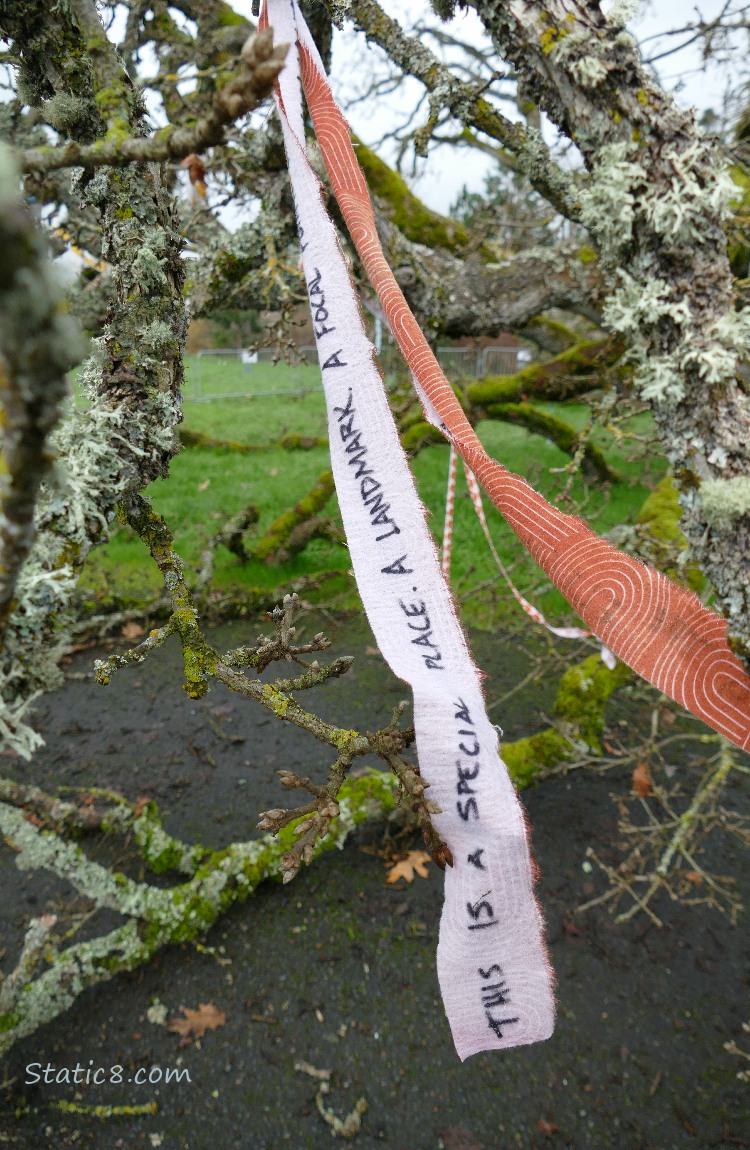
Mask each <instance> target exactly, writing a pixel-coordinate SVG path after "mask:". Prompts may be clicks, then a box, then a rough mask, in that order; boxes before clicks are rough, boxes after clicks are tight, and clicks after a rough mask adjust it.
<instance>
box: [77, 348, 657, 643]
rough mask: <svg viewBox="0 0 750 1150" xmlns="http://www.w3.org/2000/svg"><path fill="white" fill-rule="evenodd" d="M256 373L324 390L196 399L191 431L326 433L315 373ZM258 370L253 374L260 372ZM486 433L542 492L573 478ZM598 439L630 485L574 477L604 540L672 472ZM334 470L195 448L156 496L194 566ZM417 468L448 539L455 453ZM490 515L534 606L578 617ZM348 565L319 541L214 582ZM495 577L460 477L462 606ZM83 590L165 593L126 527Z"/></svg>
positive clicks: (486, 599) (227, 368) (238, 583)
mask: <svg viewBox="0 0 750 1150" xmlns="http://www.w3.org/2000/svg"><path fill="white" fill-rule="evenodd" d="M257 368H258V369H260V370H259V371H258V373H257V374H255V375H252V382H253V386H254V387H255V386H256V381H257V382H260V381H261V378H262V379H263V380H264V381H266V382H268V381H271V382H272V384H273V387H274V389H276V388H278V389H279V390H280V389H282V388H284V387H287V386H290V381H292V380H293V379H294V377H295V372H298V371H300V370H302V371H303V372H304V373H305V375H306V378H307V379H308V380H310V382H311V386H312V382H313V381H314V382H315V383H316V386H315V390H311V391H310V393H309V394H307V395H304V396H293V395H266V396H257V397H255V398H241V399H232V400H227V399H219V400H215V401H213V402H210V403H195V402H191V401H190V400H189V399H187V400H186V402H185V406H184V416H185V425H186V426H187V427H188V428H190V429H192V430H196V431H201V432H204V433H205V434H207V435H211V436H214V437H217V438H227V439H235V440H239V441H241V442H246V443H253V444H272V443H274V442H275V441H277V440H278V439H279V438H280V437H281V436H282V435H284V434H287V433H294V432H299V433H304V434H306V435H315V436H324V435H326V433H327V428H326V413H325V405H324V401H323V395H322V390H321V388H320V385H319V382H318V378H319V377H318V370H317V368H314V367H305V368H302V369H299V368H289V367H287V366H286V365H284V364H279V365H277V366H276V367H272V366H271V365H266V364H260V365H257ZM211 369H212V371H216V372H217V374H221V375H222V379H223V382H222V386H223V387H224V388H225V389H226V390H239V389H240V385H241V384H244V381H245V380H246V379H247V376H246V375H245V374H244V373H242V370H241V365H239V364H238V363H237V362H236V361H234V362H233V361H223V362H222V363H221V364H219V363H217V361H216V359H213V361H212V362H211ZM194 370H195V364H194V360H193V359H192V357H189V358H188V362H187V375H188V386H187V388H186V394H187V395H188V396H189V395H190V394H191V387H190V383H191V379H192V373H193V372H194ZM255 370H256V368H255V367H254V368H253V372H255ZM248 374H250V373H248ZM204 380H205V375H204ZM277 381H278V382H277ZM244 385H245V386H246V384H244ZM266 389H269V390H270V388H265V387H264V388H260V387H258V390H266ZM549 410H550V411H552V412H554V413H556V414H558V415H560V416H561V417H562V418H564V419H566V420H568V421H569V422H570V423H573V424H574V425H575V426H576V427H583V426H584V424H585V422H586V419H587V416H588V410H587V408H586V407H585V406H584V405H581V404H577V405H567V404H565V405H563V404H550V405H549ZM648 426H649V420H648V417H647V416H640V417H638V418H637V419H636V420H634V421H632V422H631V429H633V430H637V431H639V432H641V433H642V432H643V431H645V430H646V429H647V428H648ZM478 431H479V434H480V437H481V439H482V441H483V443H484V444H485V446H486V447H487V449H488V451H489V453H490V454H491V455H492V456H494V458H495V459H497V460H499V461H500V462H501V463H503V464H504V465H505V466H506V467H508V468H509V469H510V470H511V471H515V472H517V473H518V474H520V475H523V476H524V477H526V478H527V479H529V481H530V482H531V483H532V485H533V486H534V487H536V488H537V490H539V491H541V492H542V493H543V494H544V495H545V496H546V497H547V498H548V499H550V500H551V501H553V502H554V501H555V496H556V494H558V493H559V491H560V490H561V488H562V485H563V483H564V481H565V478H566V476H565V475H564V474H555V472H554V470H553V469H555V468H561V467H564V465H565V464H566V463H567V462H568V461H569V460H568V457H567V456H566V455H564V454H563V453H562V452H561V451H559V450H558V449H557V448H556V447H555V446H554V445H552V444H550V443H548V442H546V441H545V440H544V439H542V438H541V437H539V436H534V435H531V434H530V433H529V432H527V431H525V430H524V429H523V428H519V427H513V426H511V425H510V424H502V423H497V422H489V421H488V422H485V423H483V424H481V425H480V427H479V428H478ZM595 441H596V442H597V444H598V446H600V447H601V448H602V449H603V450H604V451H605V452H606V454H607V457H608V459H609V460H610V462H611V463H612V464H613V466H614V467H615V468H616V469H617V470H618V471H619V472H620V474H621V475H622V477H623V478H622V482H620V483H616V484H614V485H613V486H612V487H611V489H610V491H609V493H608V495H607V494H606V493H605V492H603V491H602V490H601V489H599V488H598V487H595V486H592V487H591V488H590V489H589V490H588V492H586V489H585V488H584V484H583V481H582V479H581V477H580V476H577V477H576V480H575V483H574V486H573V497H574V499H575V500H576V502H578V503H580V502H582V501H583V500H584V499H586V498H587V502H586V505H585V508H584V511H583V515H584V518H586V520H587V521H588V522H590V523H591V525H592V526H593V527H594V529H595V530H596V531H597V532H599V533H600V534H601V533H603V532H604V531H606V530H608V529H609V528H610V527H612V526H613V525H614V524H616V523H622V522H626V521H632V520H633V519H634V518H635V516H636V515H637V513H638V511H639V509H640V507H641V505H642V503H643V501H644V499H645V498H646V496H647V494H648V492H649V490H650V489H651V487H652V486H653V485H654V483H655V482H657V481H658V479H659V478H660V477H661V475H662V474H663V472H664V469H665V465H664V464H663V462H662V461H660V460H658V461H652V463H651V467H650V475H649V476H644V468H643V464H642V463H628V462H626V460H625V459H624V457H623V454H622V452H621V451H619V450H618V449H617V447H616V446H615V445H614V443H613V441H612V439H611V437H610V436H609V435H607V434H606V433H601V432H598V433H597V435H596V437H595ZM328 466H329V459H328V451H327V449H326V448H314V449H313V450H311V451H294V452H290V451H284V450H283V449H271V450H267V451H262V452H258V453H252V454H248V455H240V454H238V453H236V452H231V451H223V450H220V449H206V448H190V449H187V450H185V451H183V452H182V453H181V454H180V455H179V456H178V457H177V458H176V459H175V460H174V461H173V462H172V466H171V470H170V475H169V478H168V479H166V480H157V481H156V482H155V483H154V484H152V485H151V487H150V488H149V489H148V491H147V494H148V496H149V497H150V498H151V499H152V500H153V503H154V506H155V508H156V509H157V510H158V511H159V512H160V513H161V514H162V515H164V517H165V518H166V520H167V522H168V523H169V525H170V527H171V529H172V531H173V533H174V536H175V543H176V546H177V549H178V551H179V553H180V554H181V555H182V557H183V558H184V559H185V560H186V561H187V563H188V564H189V565H191V566H196V565H197V563H198V559H199V556H200V552H201V550H202V548H203V546H204V543H205V539H206V537H207V536H209V535H211V534H213V533H214V532H215V531H216V530H217V529H218V528H219V527H220V526H221V525H222V524H223V523H224V522H225V521H226V520H227V519H228V518H229V516H230V515H232V514H234V513H235V512H236V511H239V510H240V509H241V508H242V507H244V506H246V505H247V504H248V503H254V504H255V505H256V506H257V507H258V508H259V510H260V520H259V523H258V527H257V531H258V533H259V534H260V533H262V532H264V531H265V529H266V528H267V527H268V525H269V524H270V522H271V521H272V520H273V519H274V518H275V517H276V516H277V515H278V514H279V513H280V512H281V511H283V510H284V509H286V508H287V507H289V506H291V505H292V504H293V503H294V502H296V501H297V500H298V499H299V498H301V497H302V496H303V495H305V494H306V493H307V491H308V490H309V489H310V487H311V486H312V484H313V483H314V481H315V479H316V477H317V476H318V475H319V474H320V472H321V471H323V470H325V469H326V468H327V467H328ZM413 467H414V473H415V477H416V481H417V486H418V490H419V493H420V495H421V497H422V500H423V501H424V503H425V505H426V507H427V508H428V511H429V512H430V513H431V514H430V515H429V519H428V522H429V524H430V526H431V528H432V531H433V533H434V534H435V537H436V539H438V540H439V538H440V537H441V536H442V524H443V513H444V501H445V487H446V481H447V468H448V447H447V445H446V446H443V445H436V446H432V447H428V448H426V449H425V450H423V451H422V452H421V453H420V454H419V455H418V456H417V457H416V459H415V460H414V463H413ZM485 507H486V512H487V517H488V520H489V523H490V528H491V531H492V534H493V538H494V540H495V543H496V546H497V548H498V551H499V552H500V555H501V557H502V559H503V561H504V562H505V563H506V564H508V565H513V578H514V581H515V582H516V584H517V586H518V587H519V589H520V590H522V591H523V590H526V589H528V588H530V587H534V588H535V591H534V595H533V599H534V602H535V603H536V605H537V606H539V607H541V609H542V610H543V611H545V612H546V613H549V615H550V616H551V617H552V618H554V619H555V620H558V621H560V620H562V619H563V618H566V619H570V618H572V612H571V610H570V607H569V606H568V605H567V603H566V602H565V600H564V599H563V597H562V596H561V595H560V594H559V593H558V592H557V591H556V590H555V589H554V588H551V587H550V586H549V584H547V583H546V581H545V579H544V576H543V574H542V573H541V572H540V571H539V568H537V566H536V564H535V563H534V562H533V560H531V559H530V558H529V557H528V556H527V555H526V553H525V552H524V550H523V548H522V547H521V545H520V544H519V542H518V541H517V539H516V537H515V535H514V534H513V532H512V531H511V530H510V528H509V527H507V525H506V524H505V523H504V522H503V520H502V518H501V516H500V515H499V513H498V512H497V511H495V509H494V508H493V507H492V505H491V504H490V502H489V500H488V499H485ZM566 509H567V508H566ZM328 511H329V513H330V514H332V515H333V516H334V518H336V519H337V520H338V521H340V517H339V514H338V508H337V506H336V501H335V499H332V500H331V503H330V504H329V508H328ZM350 566H351V564H350V558H349V554H348V551H347V550H346V548H345V547H343V546H341V545H332V544H329V543H327V542H324V541H316V542H314V543H312V544H311V545H310V546H309V547H308V548H307V549H306V550H305V551H304V552H303V553H302V555H299V556H297V557H296V558H295V559H294V560H293V561H292V562H290V563H288V564H286V565H284V566H283V567H268V566H265V565H264V564H261V563H249V564H247V565H245V566H240V565H239V564H238V562H237V560H236V559H235V557H234V556H233V555H231V554H230V553H229V552H228V551H226V550H225V549H224V548H221V547H220V548H218V549H217V552H216V566H215V571H214V584H215V586H216V587H218V588H221V589H224V590H227V589H230V588H233V589H237V590H240V589H242V588H251V587H252V588H264V589H270V588H273V587H277V586H280V585H284V584H288V583H290V582H292V581H293V580H294V579H295V578H299V577H300V576H302V575H314V574H315V573H316V572H320V571H324V570H331V569H333V570H340V571H341V572H342V573H343V572H346V571H347V570H348V569H349V568H350ZM496 575H497V568H496V567H495V564H494V561H493V559H492V556H491V555H490V553H489V551H488V548H487V545H486V542H485V540H484V536H483V534H482V530H481V527H480V524H479V521H478V520H477V517H476V515H475V513H474V510H473V507H472V505H471V501H470V500H469V497H468V493H467V492H466V489H465V484H464V483H463V479H462V476H459V486H458V496H457V500H456V515H455V528H454V546H453V564H452V581H453V586H454V589H455V590H456V592H457V594H458V596H459V598H461V597H462V596H463V595H464V594H465V593H466V592H467V591H468V590H470V589H471V588H472V587H475V586H476V585H477V584H480V583H483V582H485V581H487V580H490V579H492V578H493V577H494V576H496ZM82 586H83V587H84V588H86V589H87V590H88V591H90V592H92V593H93V594H94V595H95V596H96V597H97V598H103V599H106V598H108V597H110V596H112V595H114V596H116V597H117V598H119V599H124V600H128V601H129V600H132V599H136V600H139V599H142V598H143V597H144V596H150V595H151V594H152V593H154V592H156V591H157V590H158V589H159V579H158V574H157V572H156V569H155V568H154V566H153V564H152V563H151V560H150V559H149V557H148V556H147V555H146V553H145V551H144V548H143V545H142V543H141V542H140V540H139V539H138V538H137V537H135V536H134V535H133V533H132V531H130V529H129V528H127V527H120V528H118V529H115V531H114V533H113V536H112V538H111V539H110V541H109V543H107V544H106V545H105V546H103V547H100V548H98V549H97V550H96V551H95V552H94V554H93V555H92V557H91V559H90V561H89V563H88V565H87V569H86V571H85V573H84V577H83V580H82ZM326 593H330V592H329V591H327V592H326ZM349 599H350V601H356V596H355V595H354V594H352V595H350V596H349ZM465 611H466V615H467V619H468V620H469V621H471V622H472V623H474V624H476V625H485V626H489V625H492V624H493V623H494V622H496V621H497V620H498V619H499V618H500V617H501V616H503V615H505V614H506V613H508V614H510V615H512V616H514V615H516V614H517V612H518V607H517V606H516V605H515V603H514V601H513V600H512V599H511V597H510V595H509V593H508V592H507V589H506V588H505V585H504V583H502V581H498V582H497V583H496V584H495V585H494V586H493V587H492V588H491V589H490V590H489V591H487V592H486V593H485V594H483V595H472V596H471V597H470V598H469V599H468V600H467V602H466V607H465Z"/></svg>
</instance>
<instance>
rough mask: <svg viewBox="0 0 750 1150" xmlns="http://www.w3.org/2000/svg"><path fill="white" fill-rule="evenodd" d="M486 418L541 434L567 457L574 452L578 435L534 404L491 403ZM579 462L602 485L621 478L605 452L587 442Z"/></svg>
mask: <svg viewBox="0 0 750 1150" xmlns="http://www.w3.org/2000/svg"><path fill="white" fill-rule="evenodd" d="M487 416H488V418H489V419H499V420H502V421H503V422H504V423H514V424H516V425H517V426H519V427H525V428H526V430H527V431H530V432H532V433H533V434H534V435H543V436H544V437H545V439H549V440H550V441H551V442H552V443H554V444H555V445H556V446H557V447H559V448H560V450H561V451H564V452H565V453H566V455H571V456H573V455H575V453H576V450H577V447H578V439H579V436H578V432H577V431H576V429H575V427H573V426H572V425H571V424H570V423H566V422H565V420H564V419H560V417H559V416H557V415H552V414H551V413H550V412H548V411H544V410H542V408H541V407H537V406H536V405H535V404H533V403H494V404H491V405H490V406H489V407H488V408H487ZM582 463H583V469H584V472H587V473H588V474H589V475H590V476H593V477H595V478H596V479H598V480H600V481H601V482H602V483H615V482H617V480H618V479H619V478H620V477H619V475H618V473H617V472H616V471H614V470H613V468H611V467H610V465H609V464H608V463H607V460H606V458H605V456H604V453H603V452H601V451H600V450H599V448H598V447H595V446H594V444H593V443H590V442H589V443H586V445H585V447H584V450H583V460H582Z"/></svg>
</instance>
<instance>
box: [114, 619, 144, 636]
mask: <svg viewBox="0 0 750 1150" xmlns="http://www.w3.org/2000/svg"><path fill="white" fill-rule="evenodd" d="M120 634H121V635H122V637H123V639H140V637H141V635H145V634H146V628H145V627H141V625H140V623H136V622H135V620H134V619H131V620H130V622H129V623H124V624H123V626H122V627H121V628H120Z"/></svg>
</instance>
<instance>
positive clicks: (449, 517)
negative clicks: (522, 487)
mask: <svg viewBox="0 0 750 1150" xmlns="http://www.w3.org/2000/svg"><path fill="white" fill-rule="evenodd" d="M464 474H465V476H466V486H467V487H468V488H469V495H470V496H471V502H472V503H473V505H474V510H475V511H476V513H477V518H478V520H479V522H480V524H481V527H482V531H483V532H484V537H485V539H486V540H487V546H488V547H489V549H490V553H491V555H492V557H493V559H494V560H495V563H496V564H497V566H498V568H499V570H500V574H501V575H502V577H503V579H504V580H505V582H506V583H507V584H508V589H509V591H510V593H511V595H512V596H513V598H514V599H515V600H516V602H517V603H518V604H519V605H520V607H521V610H522V611H525V613H526V614H527V615H528V616H529V618H530V619H533V620H534V622H535V623H538V624H539V625H540V626H541V627H546V629H547V630H548V631H550V632H551V633H552V634H553V635H558V636H559V637H560V638H561V639H595V638H596V636H595V635H594V633H593V631H586V630H585V629H584V628H583V627H554V626H553V625H552V624H551V623H548V622H547V620H546V619H545V617H544V615H543V614H542V612H541V611H539V610H538V609H537V608H536V607H534V606H533V604H531V603H529V601H528V599H524V597H523V595H522V594H521V592H520V591H519V590H518V588H517V587H516V585H515V583H514V582H513V580H512V579H511V577H510V575H509V574H508V572H507V571H506V569H505V564H504V563H503V561H502V559H501V558H500V556H499V555H498V553H497V548H496V547H495V544H494V543H493V541H492V536H491V535H490V529H489V526H488V525H487V516H486V515H485V513H484V506H483V504H482V492H481V491H480V490H479V484H478V483H477V481H476V476H475V475H474V473H473V472H472V471H471V469H470V468H469V466H468V464H466V463H464ZM455 502H456V449H455V447H454V446H453V444H452V443H451V452H450V462H449V464H448V492H447V495H446V498H445V526H444V528H443V574H444V575H445V577H446V579H448V578H450V573H451V551H452V548H453V511H454V506H455ZM600 653H601V657H602V662H603V663H604V664H605V666H607V667H609V669H610V671H612V670H614V668H615V667H616V665H617V659H616V657H615V656H614V655H613V654H612V652H611V651H610V649H609V647H607V646H606V645H605V644H604V643H602V645H601V648H600Z"/></svg>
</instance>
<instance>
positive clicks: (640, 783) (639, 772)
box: [631, 763, 654, 799]
mask: <svg viewBox="0 0 750 1150" xmlns="http://www.w3.org/2000/svg"><path fill="white" fill-rule="evenodd" d="M631 783H632V787H633V790H634V791H635V793H636V794H637V795H640V797H641V798H642V799H645V798H646V796H647V795H652V794H653V793H654V780H653V779H652V778H651V771H650V770H649V769H648V763H639V764H638V766H637V767H636V768H635V770H634V771H633V777H632V779H631Z"/></svg>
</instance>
